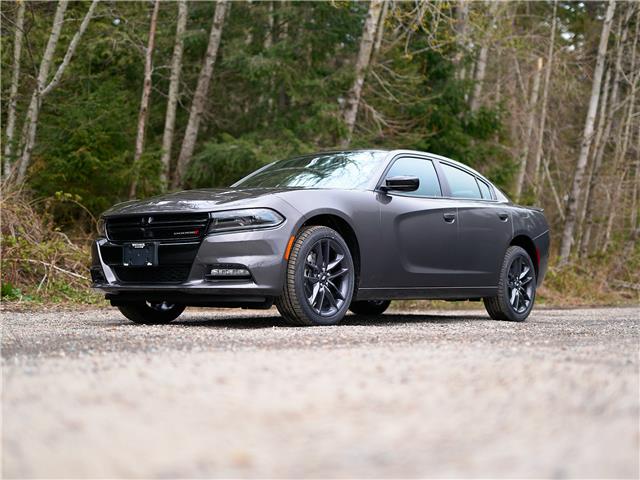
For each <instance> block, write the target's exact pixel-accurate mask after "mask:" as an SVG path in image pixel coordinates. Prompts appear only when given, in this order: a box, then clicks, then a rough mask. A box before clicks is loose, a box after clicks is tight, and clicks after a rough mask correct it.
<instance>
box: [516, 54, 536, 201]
mask: <svg viewBox="0 0 640 480" xmlns="http://www.w3.org/2000/svg"><path fill="white" fill-rule="evenodd" d="M541 73H542V58H540V57H539V58H538V62H537V64H536V70H535V72H534V74H533V86H532V88H531V98H530V99H529V108H528V110H529V112H528V115H527V133H526V136H525V139H524V148H523V152H522V157H521V158H520V165H519V167H518V177H517V179H516V189H515V193H514V197H515V200H516V202H518V201H520V195H521V194H522V188H523V186H524V177H525V175H526V173H527V160H528V159H529V145H530V144H531V137H532V135H533V126H534V123H535V118H536V115H535V114H536V105H537V104H538V91H539V90H540V77H541Z"/></svg>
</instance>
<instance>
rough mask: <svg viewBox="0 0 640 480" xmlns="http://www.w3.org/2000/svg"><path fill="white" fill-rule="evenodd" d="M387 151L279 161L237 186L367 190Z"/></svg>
mask: <svg viewBox="0 0 640 480" xmlns="http://www.w3.org/2000/svg"><path fill="white" fill-rule="evenodd" d="M386 156H387V152H379V151H366V152H339V153H322V154H318V155H306V156H304V157H297V158H290V159H288V160H279V161H277V162H274V163H272V164H271V165H269V166H267V167H266V168H264V169H263V170H259V171H258V172H256V173H254V174H252V175H249V176H248V177H245V178H243V179H242V180H240V181H239V182H237V183H236V184H234V185H233V186H234V187H244V188H254V187H267V188H271V187H298V188H299V187H302V188H343V189H363V188H366V187H367V186H368V185H370V184H371V182H372V181H374V180H375V179H374V178H373V177H374V176H376V175H377V174H378V173H379V172H380V170H381V168H382V167H383V163H384V160H385V158H386Z"/></svg>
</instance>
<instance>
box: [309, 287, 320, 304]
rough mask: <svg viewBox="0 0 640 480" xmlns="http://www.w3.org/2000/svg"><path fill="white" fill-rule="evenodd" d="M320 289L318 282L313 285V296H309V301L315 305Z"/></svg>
mask: <svg viewBox="0 0 640 480" xmlns="http://www.w3.org/2000/svg"><path fill="white" fill-rule="evenodd" d="M319 291H320V283H316V284H315V285H314V286H313V291H312V292H311V297H309V303H310V304H311V306H312V307H313V306H314V305H315V303H316V298H317V297H318V292H319Z"/></svg>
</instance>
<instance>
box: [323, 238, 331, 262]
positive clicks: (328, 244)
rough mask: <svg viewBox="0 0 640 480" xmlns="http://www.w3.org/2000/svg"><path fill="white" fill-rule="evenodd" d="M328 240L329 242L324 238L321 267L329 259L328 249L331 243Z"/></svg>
mask: <svg viewBox="0 0 640 480" xmlns="http://www.w3.org/2000/svg"><path fill="white" fill-rule="evenodd" d="M329 242H330V241H329V240H325V241H324V251H323V252H322V253H323V255H322V256H323V262H322V263H323V265H322V266H323V267H327V265H328V263H329V260H330V259H331V252H330V250H329V249H330V247H331V245H330V243H329Z"/></svg>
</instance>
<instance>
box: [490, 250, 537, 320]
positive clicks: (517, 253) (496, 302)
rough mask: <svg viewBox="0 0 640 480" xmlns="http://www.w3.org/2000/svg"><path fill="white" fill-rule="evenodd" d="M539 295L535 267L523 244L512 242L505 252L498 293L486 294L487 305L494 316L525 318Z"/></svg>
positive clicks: (494, 317) (500, 318) (501, 318)
mask: <svg viewBox="0 0 640 480" xmlns="http://www.w3.org/2000/svg"><path fill="white" fill-rule="evenodd" d="M535 298H536V271H535V268H534V265H533V262H532V261H531V257H530V256H529V254H528V253H527V252H526V250H525V249H523V248H522V247H517V246H511V247H509V248H508V249H507V252H506V253H505V256H504V260H503V262H502V267H501V269H500V278H499V280H498V294H497V295H496V296H495V297H486V298H484V306H485V308H486V309H487V312H488V313H489V316H490V317H491V318H493V319H494V320H509V321H513V322H522V321H524V320H526V318H527V317H528V316H529V314H530V313H531V310H532V309H533V304H534V302H535Z"/></svg>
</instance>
